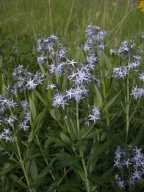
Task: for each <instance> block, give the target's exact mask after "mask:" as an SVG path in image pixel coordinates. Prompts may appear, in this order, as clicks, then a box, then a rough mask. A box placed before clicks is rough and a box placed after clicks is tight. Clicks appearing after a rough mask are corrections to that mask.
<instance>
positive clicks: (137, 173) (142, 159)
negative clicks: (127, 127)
mask: <svg viewBox="0 0 144 192" xmlns="http://www.w3.org/2000/svg"><path fill="white" fill-rule="evenodd" d="M114 168H115V169H117V171H119V173H118V174H116V175H115V179H116V184H117V185H118V187H119V188H122V189H126V188H131V187H133V186H134V185H135V184H137V183H139V182H140V181H141V180H142V179H143V178H144V153H143V152H142V149H140V148H138V147H137V146H132V145H129V146H128V148H127V149H125V148H122V147H121V146H118V147H117V149H116V151H115V158H114Z"/></svg>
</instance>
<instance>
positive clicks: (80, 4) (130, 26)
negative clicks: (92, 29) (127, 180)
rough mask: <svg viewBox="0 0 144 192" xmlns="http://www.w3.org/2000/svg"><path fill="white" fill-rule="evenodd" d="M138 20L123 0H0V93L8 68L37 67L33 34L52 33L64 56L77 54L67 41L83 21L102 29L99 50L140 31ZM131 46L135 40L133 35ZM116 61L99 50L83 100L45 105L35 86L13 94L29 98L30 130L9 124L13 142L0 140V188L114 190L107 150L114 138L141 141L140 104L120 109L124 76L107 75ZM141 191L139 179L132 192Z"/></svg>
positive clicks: (47, 94)
mask: <svg viewBox="0 0 144 192" xmlns="http://www.w3.org/2000/svg"><path fill="white" fill-rule="evenodd" d="M143 22H144V15H143V14H142V13H140V12H139V11H138V10H137V9H136V8H135V7H132V5H131V2H130V1H123V0H122V1H114V0H101V1H100V0H91V1H89V0H25V1H24V0H11V1H8V0H1V1H0V91H1V95H6V87H7V86H8V85H9V83H10V82H11V81H12V79H11V76H10V74H11V73H12V71H13V68H14V66H16V65H18V64H23V65H24V66H26V67H27V68H29V69H31V70H32V71H35V69H38V66H37V64H36V53H35V47H36V40H37V38H39V37H41V36H48V35H50V34H53V33H54V34H56V35H58V36H60V37H61V39H62V41H63V42H64V43H65V45H68V46H69V47H71V49H70V55H72V56H73V57H75V58H76V59H77V58H78V59H79V60H83V57H84V56H83V54H82V53H80V50H79V48H78V49H75V48H74V47H75V45H77V46H78V45H79V44H81V43H83V40H84V35H83V32H84V29H85V27H86V26H87V25H88V24H89V23H92V24H96V25H100V26H101V27H103V28H105V29H107V31H108V37H107V39H106V45H107V47H106V49H107V48H109V47H111V45H113V46H115V45H117V44H119V42H120V41H121V40H123V39H127V38H128V39H129V38H130V37H131V36H133V35H135V34H139V33H141V32H142V31H143V30H144V23H143ZM138 44H139V47H141V46H143V45H142V43H141V42H139V40H138ZM117 64H119V61H118V60H117V59H115V58H114V57H113V58H112V57H111V56H110V55H109V53H108V50H106V53H105V54H103V55H101V57H100V61H99V66H98V67H97V70H96V71H95V76H96V77H98V78H99V79H100V82H101V85H102V86H101V88H98V87H97V86H95V85H91V87H90V90H91V95H90V97H89V100H87V101H82V102H81V103H80V105H79V106H75V103H71V107H70V108H68V107H66V109H65V111H63V110H62V109H54V108H53V107H52V103H51V100H52V96H53V94H52V92H51V90H48V91H45V90H43V88H42V87H41V86H40V87H38V89H36V90H35V91H33V92H27V93H25V95H22V96H21V97H22V98H26V99H27V100H28V101H29V103H30V112H31V121H30V130H29V131H27V132H24V131H20V130H19V127H18V125H15V127H13V128H12V132H13V142H11V143H10V142H5V141H3V140H0V191H1V192H119V191H120V190H119V189H118V188H117V186H116V185H115V182H114V170H113V157H114V151H115V148H116V146H117V145H120V144H124V145H128V144H129V143H132V144H136V145H140V146H142V147H143V146H144V141H143V133H144V129H143V125H144V120H143V115H144V110H143V103H144V102H143V100H140V101H138V102H137V103H136V102H135V101H133V100H132V99H131V98H130V100H129V104H130V108H128V105H127V104H128V98H127V95H126V90H127V86H126V85H127V84H126V82H125V80H124V83H123V84H122V83H121V82H117V81H115V80H113V78H107V77H109V76H110V75H111V73H112V69H113V67H115V66H117ZM142 68H143V66H142ZM40 70H41V71H42V72H43V70H44V69H43V68H41V69H40ZM129 79H130V84H129V87H128V88H129V89H130V88H132V87H133V85H134V84H135V81H136V80H135V77H134V74H130V77H129ZM48 80H49V77H48ZM58 81H61V82H62V85H61V87H60V89H61V90H62V91H64V90H65V89H66V86H67V81H66V79H64V78H63V79H58ZM17 100H18V101H19V100H21V98H17ZM92 105H96V106H97V107H99V108H100V110H101V114H102V115H101V120H100V121H99V122H98V123H96V124H94V125H93V126H91V127H87V126H85V125H83V124H82V120H83V118H84V116H87V115H88V113H89V108H90V106H92ZM17 113H19V111H17ZM128 114H130V115H129V116H128ZM127 121H128V122H129V126H128V125H127ZM0 126H1V125H0ZM2 128H3V127H0V130H2ZM143 189H144V182H143V181H142V182H141V185H140V186H138V188H137V189H134V191H136V192H141V191H142V190H143ZM137 190H138V191H137Z"/></svg>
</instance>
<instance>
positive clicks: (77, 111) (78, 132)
mask: <svg viewBox="0 0 144 192" xmlns="http://www.w3.org/2000/svg"><path fill="white" fill-rule="evenodd" d="M76 124H77V134H78V138H79V134H80V125H79V104H78V102H76Z"/></svg>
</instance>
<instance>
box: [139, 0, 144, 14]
mask: <svg viewBox="0 0 144 192" xmlns="http://www.w3.org/2000/svg"><path fill="white" fill-rule="evenodd" d="M138 9H140V11H142V12H144V0H139V2H138Z"/></svg>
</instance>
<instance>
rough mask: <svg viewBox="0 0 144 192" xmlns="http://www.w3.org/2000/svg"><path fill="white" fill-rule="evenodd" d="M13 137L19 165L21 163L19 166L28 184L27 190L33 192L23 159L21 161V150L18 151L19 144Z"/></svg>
mask: <svg viewBox="0 0 144 192" xmlns="http://www.w3.org/2000/svg"><path fill="white" fill-rule="evenodd" d="M14 139H15V143H16V148H17V152H18V156H19V162H20V165H21V168H22V170H23V173H24V177H25V180H26V183H27V186H28V191H29V192H33V190H32V188H31V185H30V181H29V178H28V175H27V172H26V168H25V165H24V161H23V159H22V156H21V151H20V148H19V145H18V140H17V137H16V135H14Z"/></svg>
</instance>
